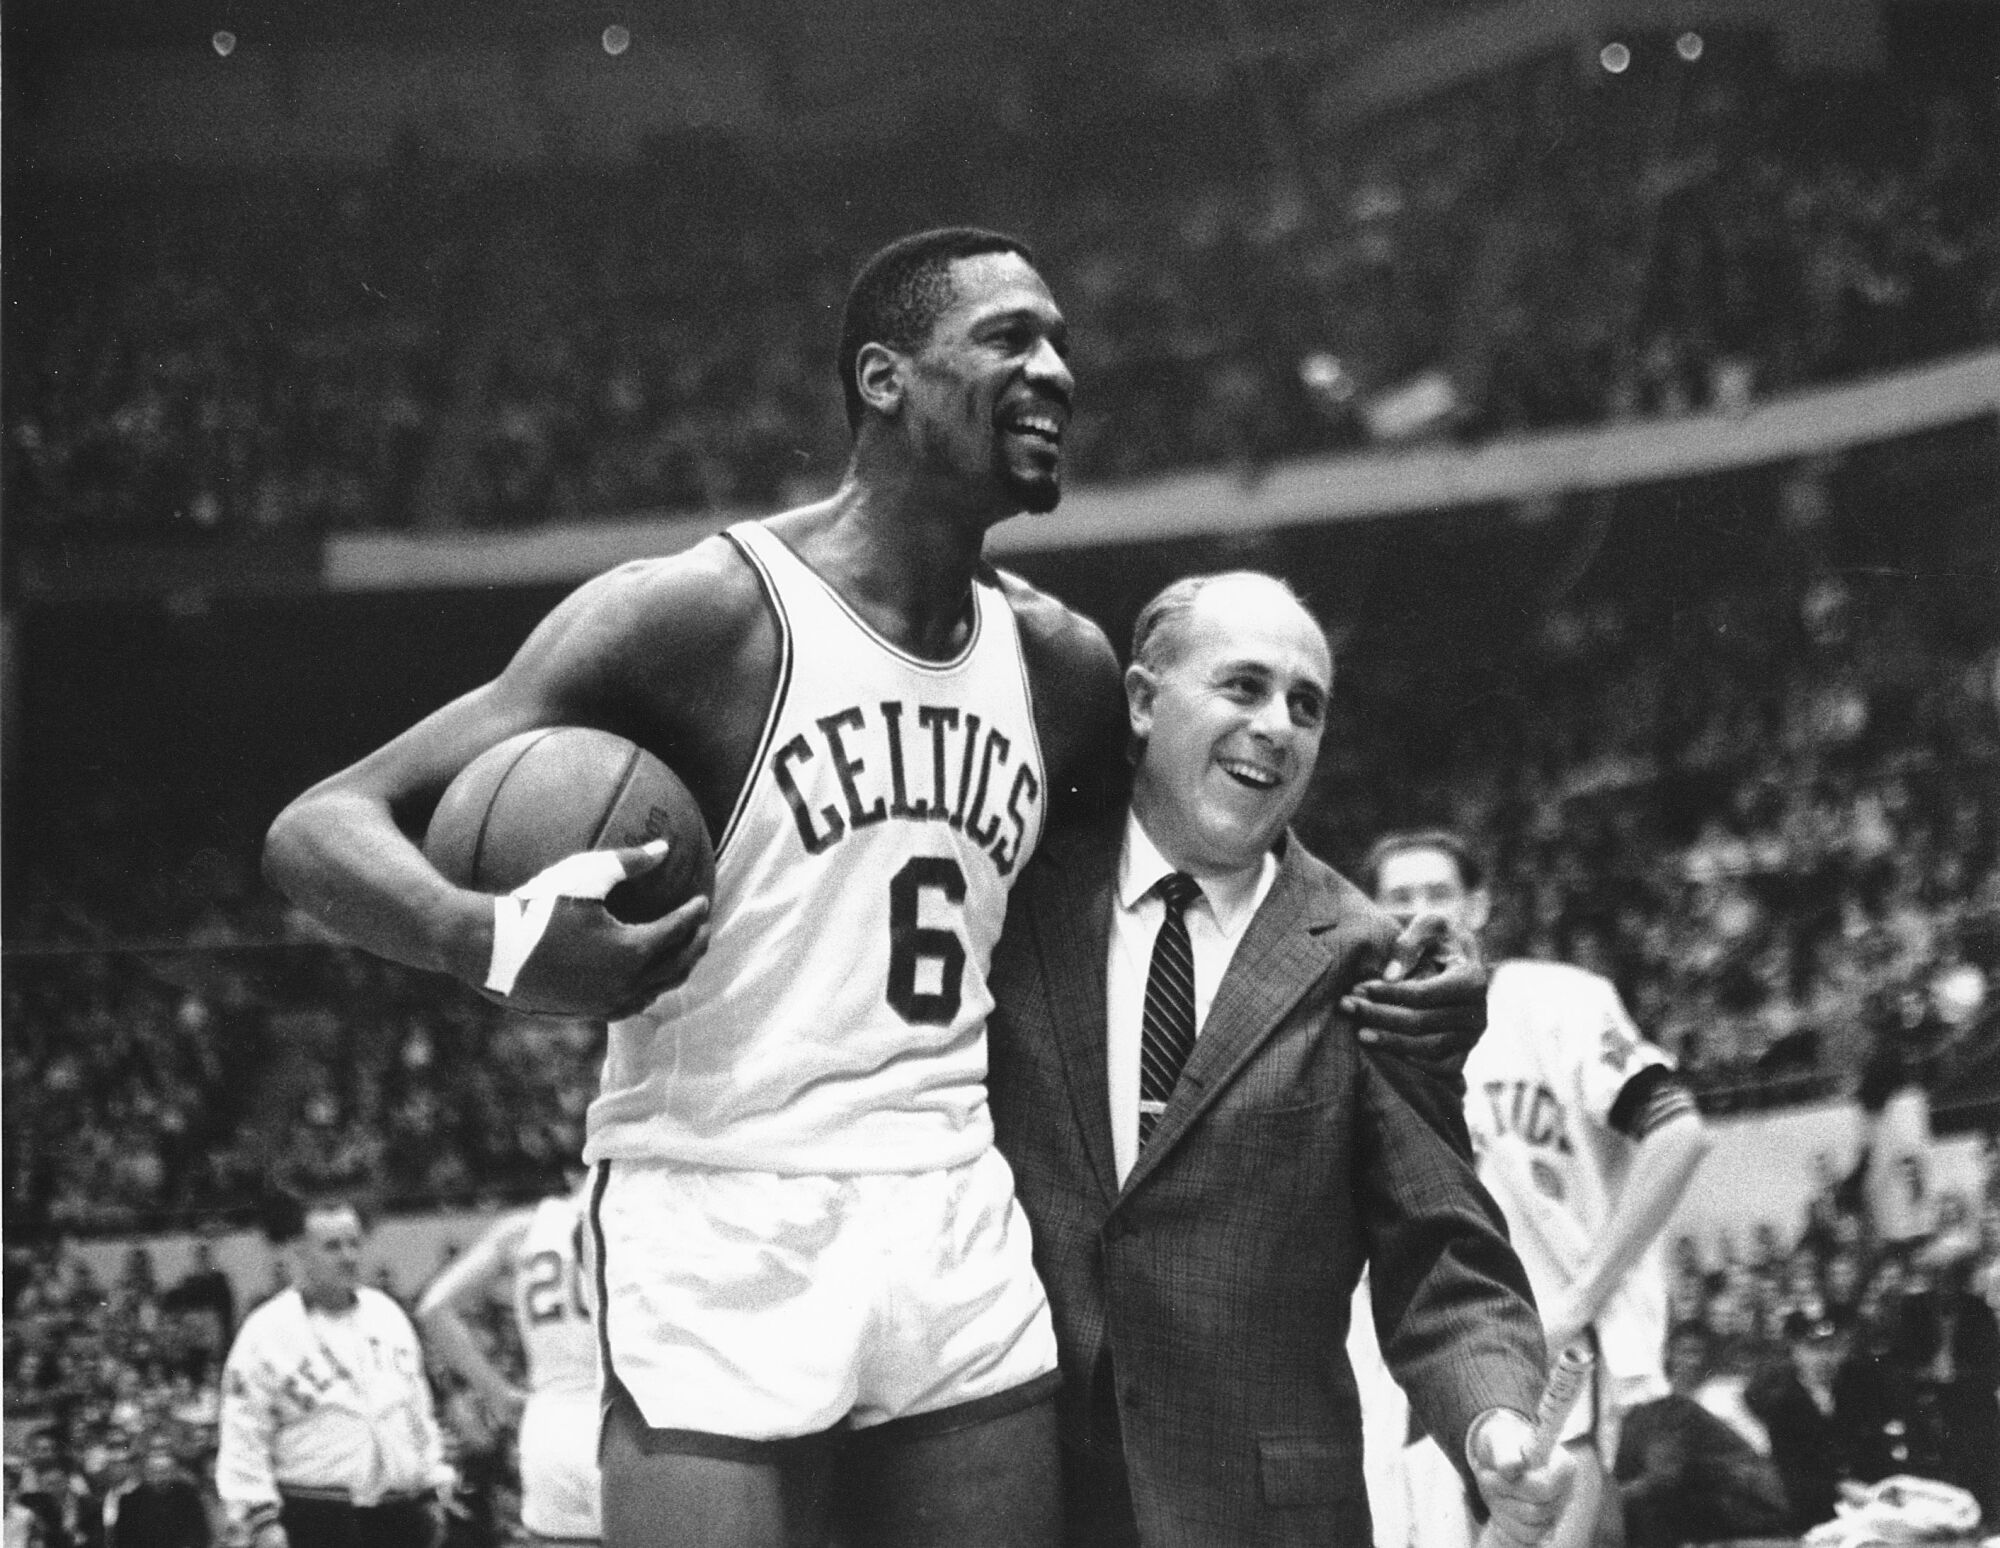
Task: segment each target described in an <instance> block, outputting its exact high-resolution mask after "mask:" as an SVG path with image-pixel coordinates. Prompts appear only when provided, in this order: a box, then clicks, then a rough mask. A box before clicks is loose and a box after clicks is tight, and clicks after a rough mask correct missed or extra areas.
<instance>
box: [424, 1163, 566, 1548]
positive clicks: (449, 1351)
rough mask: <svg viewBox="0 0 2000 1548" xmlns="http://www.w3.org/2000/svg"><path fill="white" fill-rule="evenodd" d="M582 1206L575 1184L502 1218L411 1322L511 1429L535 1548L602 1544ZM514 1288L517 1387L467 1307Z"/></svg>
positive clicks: (442, 1278)
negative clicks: (521, 1384) (470, 1321)
mask: <svg viewBox="0 0 2000 1548" xmlns="http://www.w3.org/2000/svg"><path fill="white" fill-rule="evenodd" d="M586 1202H587V1199H586V1195H585V1193H584V1190H583V1189H582V1187H581V1186H579V1187H578V1188H577V1189H576V1190H575V1191H573V1192H571V1193H568V1194H557V1195H554V1196H552V1197H549V1198H546V1199H543V1200H542V1201H541V1202H540V1203H538V1204H535V1205H532V1206H531V1207H529V1208H527V1209H520V1210H513V1211H510V1212H509V1213H507V1214H505V1215H502V1216H501V1217H500V1218H499V1219H498V1220H496V1221H494V1222H493V1224H492V1225H491V1226H490V1227H488V1229H487V1231H486V1233H485V1234H484V1235H483V1236H481V1237H480V1238H479V1240H478V1241H476V1242H474V1243H473V1244H472V1246H470V1247H469V1248H467V1249H466V1250H465V1251H464V1252H463V1253H461V1254H460V1255H459V1257H458V1258H457V1259H456V1261H454V1262H453V1263H452V1264H451V1265H450V1267H448V1268H446V1269H445V1271H444V1272H443V1273H442V1274H440V1275H438V1277H437V1279H436V1280H434V1281H433V1282H432V1284H431V1286H430V1288H429V1289H428V1290H426V1291H425V1292H424V1296H423V1299H422V1300H421V1301H420V1302H418V1303H417V1325H418V1326H419V1327H421V1328H422V1329H423V1331H424V1337H425V1338H426V1340H427V1341H428V1342H429V1345H430V1347H431V1349H432V1351H433V1352H435V1353H436V1354H437V1355H438V1356H439V1357H440V1358H442V1359H443V1360H444V1362H445V1363H446V1364H447V1365H449V1366H450V1367H451V1368H452V1369H453V1370H454V1371H456V1372H458V1374H459V1375H460V1376H461V1377H463V1378H464V1379H465V1381H466V1382H467V1384H468V1385H470V1386H471V1388H472V1390H473V1392H474V1393H475V1394H477V1395H478V1398H479V1400H480V1403H481V1404H482V1406H483V1407H484V1408H485V1409H486V1412H487V1415H488V1417H489V1418H490V1419H491V1420H492V1421H493V1422H494V1423H495V1424H496V1425H498V1426H499V1427H501V1428H504V1429H512V1428H514V1427H515V1426H516V1425H518V1426H519V1435H518V1444H517V1446H516V1451H517V1454H518V1455H519V1458H520V1471H521V1525H522V1527H523V1528H524V1529H525V1530H526V1531H527V1532H528V1533H529V1534H530V1540H531V1541H534V1542H540V1543H594V1542H596V1541H597V1540H598V1493H599V1483H598V1475H597V1335H596V1332H595V1331H594V1329H593V1327H592V1323H591V1316H590V1299H589V1294H588V1290H587V1287H586V1283H585V1277H584V1272H583V1266H582V1263H581V1261H580V1253H579V1248H580V1246H581V1242H582V1235H583V1222H584V1209H585V1205H586ZM503 1280H504V1281H507V1282H508V1283H510V1284H511V1288H512V1298H513V1303H514V1322H515V1326H516V1327H518V1328H519V1329H520V1333H521V1349H522V1352H523V1353H524V1354H525V1355H526V1356H527V1361H528V1389H527V1391H526V1392H523V1391H521V1390H520V1389H519V1388H518V1387H516V1386H515V1385H514V1384H513V1383H512V1382H511V1381H509V1380H508V1379H507V1376H506V1373H505V1372H503V1371H502V1370H501V1369H500V1368H499V1367H498V1366H497V1365H495V1364H494V1363H493V1361H492V1360H491V1359H490V1358H488V1356H487V1354H486V1351H485V1350H484V1349H482V1348H481V1347H480V1345H479V1340H478V1339H477V1338H476V1337H475V1336H474V1334H473V1332H472V1329H471V1328H470V1327H468V1326H467V1325H466V1321H465V1315H464V1312H465V1309H466V1308H468V1307H471V1306H475V1305H477V1304H479V1302H480V1301H481V1300H483V1299H484V1298H485V1297H486V1296H487V1295H489V1294H490V1293H491V1292H492V1290H493V1288H494V1286H495V1285H497V1284H499V1283H501V1282H502V1281H503Z"/></svg>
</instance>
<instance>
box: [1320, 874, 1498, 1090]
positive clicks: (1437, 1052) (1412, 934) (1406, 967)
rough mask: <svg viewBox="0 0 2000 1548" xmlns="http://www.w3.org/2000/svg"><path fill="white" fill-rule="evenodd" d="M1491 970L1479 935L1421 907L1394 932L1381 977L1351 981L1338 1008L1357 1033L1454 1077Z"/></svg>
mask: <svg viewBox="0 0 2000 1548" xmlns="http://www.w3.org/2000/svg"><path fill="white" fill-rule="evenodd" d="M1489 978H1490V975H1489V974H1488V973H1487V971H1486V963H1485V962H1484V960H1482V958H1481V957H1480V955H1479V943H1478V942H1477V941H1476V940H1474V939H1473V938H1472V937H1471V936H1470V935H1469V934H1467V933H1466V932H1465V931H1464V930H1462V929H1459V928H1458V927H1456V926H1455V925H1453V924H1452V923H1451V921H1450V920H1448V919H1447V918H1446V917H1445V916H1444V915H1443V914H1419V915H1417V917H1416V918H1415V919H1412V920H1411V921H1410V922H1409V924H1408V925H1407V926H1405V927H1404V930H1403V933H1402V934H1401V935H1399V936H1397V937H1396V944H1395V947H1394V948H1393V949H1392V950H1391V952H1390V954H1389V961H1388V964H1387V965H1386V966H1385V967H1384V968H1383V969H1382V975H1381V977H1379V978H1371V979H1369V980H1368V981H1367V982H1366V983H1360V984H1356V985H1355V986H1354V989H1353V991H1352V992H1351V993H1350V994H1349V995H1348V996H1347V997H1346V998H1345V999H1343V1000H1342V1001H1341V1002H1340V1008H1341V1009H1342V1010H1343V1011H1345V1012H1346V1013H1347V1014H1348V1015H1350V1016H1352V1017H1354V1018H1355V1020H1356V1021H1358V1022H1359V1023H1360V1024H1361V1027H1360V1035H1361V1041H1362V1042H1364V1043H1367V1044H1370V1045H1371V1046H1375V1047H1379V1048H1381V1049H1383V1050H1384V1051H1385V1052H1388V1053H1393V1054H1397V1055H1399V1056H1401V1057H1402V1058H1405V1059H1408V1060H1409V1061H1411V1062H1412V1063H1413V1064H1419V1065H1422V1066H1423V1067H1424V1068H1426V1069H1427V1070H1429V1071H1430V1072H1432V1073H1433V1074H1437V1075H1442V1076H1444V1077H1446V1078H1447V1079H1451V1080H1456V1079H1458V1078H1459V1077H1460V1076H1461V1075H1463V1074H1464V1072H1465V1059H1466V1056H1467V1055H1468V1054H1470V1053H1471V1052H1472V1046H1473V1044H1475V1043H1477V1042H1478V1041H1479V1037H1480V1034H1481V1033H1483V1032H1484V1031H1485V1030H1486V986H1487V983H1488V981H1489Z"/></svg>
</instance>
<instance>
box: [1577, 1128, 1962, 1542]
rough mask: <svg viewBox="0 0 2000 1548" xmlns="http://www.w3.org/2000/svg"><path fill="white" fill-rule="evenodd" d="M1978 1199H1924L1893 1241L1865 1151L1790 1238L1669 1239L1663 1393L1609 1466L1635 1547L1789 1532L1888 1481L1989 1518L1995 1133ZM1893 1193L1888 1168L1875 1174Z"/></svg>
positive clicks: (1784, 1234)
mask: <svg viewBox="0 0 2000 1548" xmlns="http://www.w3.org/2000/svg"><path fill="white" fill-rule="evenodd" d="M1984 1169H1985V1180H1984V1185H1983V1188H1982V1189H1981V1190H1980V1192H1979V1193H1978V1194H1977V1195H1976V1196H1969V1195H1964V1194H1961V1193H1958V1192H1955V1191H1945V1192H1943V1193H1940V1194H1939V1195H1937V1196H1936V1197H1935V1198H1934V1199H1925V1200H1924V1201H1923V1203H1924V1207H1923V1209H1922V1210H1921V1213H1920V1215H1919V1216H1918V1217H1917V1218H1916V1219H1915V1220H1914V1221H1913V1222H1912V1224H1911V1226H1909V1227H1905V1228H1904V1229H1902V1230H1901V1231H1900V1232H1898V1233H1889V1232H1885V1231H1884V1230H1883V1229H1882V1227H1883V1226H1884V1224H1886V1222H1885V1221H1884V1220H1883V1219H1882V1218H1881V1217H1880V1215H1879V1214H1878V1213H1877V1212H1875V1211H1872V1210H1871V1209H1870V1208H1869V1206H1868V1196H1869V1191H1870V1190H1869V1188H1868V1186H1867V1185H1868V1183H1869V1181H1870V1179H1869V1171H1870V1159H1869V1156H1868V1154H1867V1153H1866V1152H1864V1153H1863V1156H1862V1158H1861V1160H1860V1163H1859V1165H1858V1166H1856V1167H1855V1169H1854V1170H1853V1171H1852V1172H1851V1173H1849V1174H1846V1175H1842V1174H1841V1173H1840V1172H1839V1171H1838V1170H1837V1169H1835V1168H1833V1167H1832V1166H1830V1165H1828V1164H1827V1163H1826V1159H1825V1158H1824V1157H1822V1165H1821V1173H1822V1177H1821V1187H1820V1188H1819V1190H1818V1192H1817V1193H1816V1194H1815V1195H1814V1196H1813V1198H1812V1201H1811V1204H1810V1206H1809V1208H1808V1211H1807V1214H1806V1218H1805V1219H1803V1220H1801V1221H1799V1222H1797V1225H1796V1228H1795V1229H1794V1230H1791V1231H1786V1230H1783V1229H1781V1228H1780V1227H1779V1226H1778V1225H1777V1224H1776V1223H1774V1222H1769V1221H1766V1222H1762V1223H1760V1224H1759V1225H1758V1226H1757V1228H1756V1230H1755V1231H1754V1233H1753V1234H1752V1235H1751V1237H1750V1239H1749V1240H1745V1241H1734V1240H1731V1239H1729V1238H1727V1237H1726V1236H1725V1237H1721V1238H1719V1239H1715V1240H1711V1241H1709V1242H1706V1243H1703V1242H1698V1241H1697V1240H1696V1239H1695V1238H1694V1237H1691V1236H1684V1237H1682V1238H1680V1239H1679V1240H1678V1242H1677V1243H1676V1244H1675V1248H1674V1252H1673V1255H1672V1268H1671V1277H1670V1280H1669V1295H1668V1300H1669V1308H1670V1313H1671V1317H1672V1323H1671V1331H1670V1333H1669V1343H1668V1351H1669V1355H1668V1361H1667V1374H1668V1377H1669V1380H1670V1381H1671V1383H1672V1385H1673V1387H1674V1394H1673V1396H1672V1397H1671V1398H1669V1399H1665V1400H1663V1401H1662V1402H1660V1403H1659V1404H1656V1405H1648V1408H1645V1409H1641V1410H1640V1411H1639V1412H1638V1413H1637V1414H1635V1415H1633V1416H1631V1418H1629V1419H1628V1421H1627V1423H1626V1427H1625V1431H1624V1436H1623V1441H1622V1443H1621V1446H1620V1451H1619V1456H1618V1465H1617V1477H1618V1480H1619V1486H1620V1490H1621V1494H1622V1496H1623V1506H1624V1514H1625V1523H1626V1540H1627V1541H1628V1542H1630V1543H1632V1544H1634V1545H1635V1548H1665V1545H1667V1544H1673V1543H1685V1542H1712V1541H1718V1540H1723V1539H1730V1538H1743V1537H1767V1538H1772V1537H1776V1538H1796V1537H1800V1536H1803V1535H1804V1534H1805V1533H1806V1532H1807V1531H1808V1530H1809V1529H1810V1528H1812V1527H1814V1526H1817V1525H1819V1524H1820V1523H1822V1522H1825V1521H1828V1520H1831V1519H1832V1518H1833V1517H1834V1515H1835V1513H1836V1510H1837V1509H1838V1508H1839V1505H1840V1502H1843V1501H1846V1502H1848V1503H1849V1505H1850V1506H1851V1505H1853V1504H1854V1503H1857V1502H1858V1501H1859V1500H1861V1499H1864V1498H1865V1497H1866V1495H1865V1493H1864V1488H1865V1486H1867V1485H1872V1484H1877V1483H1879V1482H1880V1481H1882V1480H1884V1479H1888V1478H1892V1477H1897V1476H1909V1477H1916V1478H1923V1479H1932V1480H1937V1481H1940V1482H1943V1483H1948V1484H1951V1485H1953V1486H1955V1487H1957V1488H1959V1489H1963V1490H1965V1491H1966V1492H1967V1493H1968V1494H1970V1495H1971V1496H1972V1497H1973V1499H1974V1500H1975V1501H1976V1502H1977V1504H1978V1507H1979V1513H1980V1515H1981V1516H1982V1517H1983V1519H1984V1522H1985V1524H1986V1528H1987V1529H1988V1530H1990V1529H1991V1527H1992V1526H1993V1524H1994V1523H1995V1522H1996V1521H2000V1140H1994V1139H1991V1138H1989V1141H1988V1144H1987V1147H1986V1153H1985V1157H1984ZM1883 1181H1885V1182H1887V1183H1888V1184H1889V1185H1890V1186H1901V1181H1902V1180H1901V1179H1884V1180H1883Z"/></svg>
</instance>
